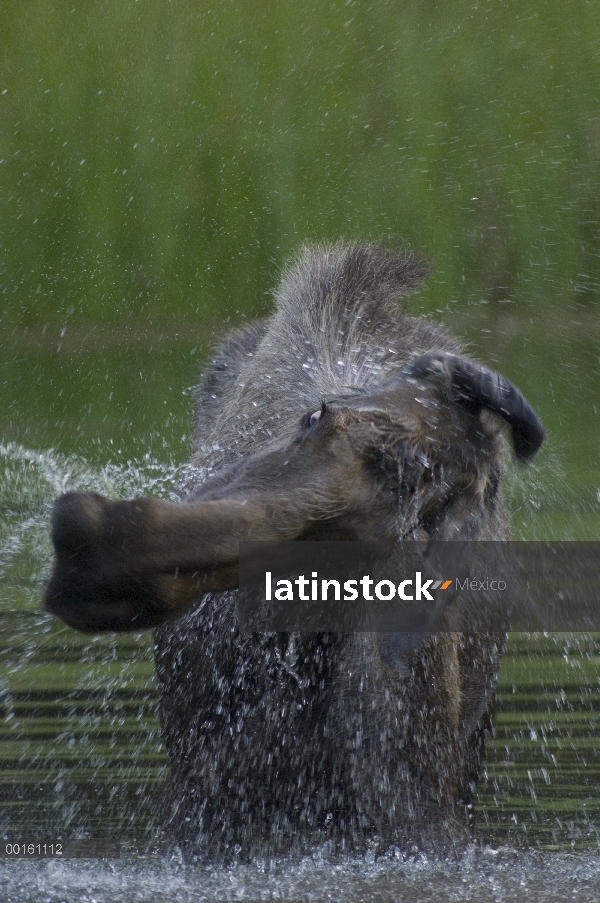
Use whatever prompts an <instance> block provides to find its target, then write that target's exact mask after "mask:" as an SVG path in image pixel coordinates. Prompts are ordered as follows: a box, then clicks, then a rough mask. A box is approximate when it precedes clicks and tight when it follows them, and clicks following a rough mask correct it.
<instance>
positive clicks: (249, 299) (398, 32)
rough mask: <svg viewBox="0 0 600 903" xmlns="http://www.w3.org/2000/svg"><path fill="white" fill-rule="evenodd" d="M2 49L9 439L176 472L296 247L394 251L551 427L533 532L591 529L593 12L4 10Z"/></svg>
mask: <svg viewBox="0 0 600 903" xmlns="http://www.w3.org/2000/svg"><path fill="white" fill-rule="evenodd" d="M0 46H1V49H2V59H3V61H4V62H3V66H2V69H1V70H0V160H1V163H0V341H1V342H2V346H3V349H4V353H3V355H2V362H1V364H0V378H1V384H2V386H3V395H4V404H3V405H2V410H1V411H0V435H1V436H3V438H4V440H5V441H7V440H13V441H20V442H23V443H24V444H25V445H29V446H32V447H34V448H38V449H39V448H48V447H49V446H54V447H57V448H59V449H61V450H63V451H66V452H70V453H71V452H73V451H78V452H80V453H81V454H83V455H84V456H89V455H93V454H94V453H95V451H97V452H98V458H99V459H102V458H103V457H104V458H106V454H107V450H109V451H111V452H112V453H113V454H114V456H116V457H118V456H119V453H121V455H122V457H123V458H128V457H129V458H132V457H133V458H135V457H139V456H140V454H141V453H143V452H144V451H147V450H152V451H154V452H156V453H159V452H160V453H162V454H163V455H164V454H165V449H166V450H167V451H168V453H172V454H174V455H175V457H176V458H178V459H179V460H183V459H184V458H185V455H186V452H187V435H188V434H189V420H190V407H191V406H190V403H189V397H187V396H184V395H183V392H182V390H183V389H185V388H188V387H189V386H190V385H192V384H193V382H194V381H195V379H196V377H197V372H198V369H199V366H200V362H201V360H202V358H203V357H204V356H205V355H206V354H207V353H208V349H209V348H210V346H211V344H212V343H213V342H214V341H215V339H217V338H218V337H219V336H220V335H222V334H223V333H224V332H225V331H226V329H227V328H228V327H229V325H231V324H234V323H237V322H239V321H240V320H241V319H243V318H252V317H254V316H256V315H260V314H264V313H265V312H266V311H268V310H269V308H270V305H271V295H270V292H271V290H272V288H273V286H274V284H275V283H276V281H277V274H278V271H279V269H280V267H281V266H282V264H283V263H284V262H285V260H286V259H287V258H288V257H289V255H290V254H293V253H294V251H295V250H296V249H297V248H298V247H299V246H300V245H302V244H303V243H305V242H311V241H336V240H338V239H339V238H340V237H344V238H347V239H353V238H360V239H364V238H368V239H380V240H382V241H384V242H387V243H390V244H402V245H405V246H408V247H411V248H414V249H416V250H417V251H418V253H420V254H421V255H422V256H424V257H425V258H426V259H428V260H431V261H432V262H433V264H434V275H433V276H432V278H431V280H430V282H429V283H428V286H427V288H426V289H425V290H424V291H423V292H421V293H420V295H419V296H418V298H417V299H416V300H415V301H414V302H413V305H412V307H413V309H414V310H416V311H424V312H427V313H430V314H431V315H432V316H435V317H438V318H441V319H443V320H444V321H446V323H447V325H448V326H449V328H450V329H451V330H452V331H454V332H456V333H458V334H459V335H461V336H464V337H465V338H466V340H467V341H468V342H469V343H470V344H471V347H472V350H473V353H475V354H477V355H479V356H480V357H481V359H483V360H484V361H486V362H487V363H489V364H492V365H493V366H497V367H498V368H499V369H501V370H502V371H503V372H505V373H506V374H507V375H508V376H509V377H511V378H512V379H513V380H514V381H516V382H517V383H518V384H519V385H520V386H521V387H522V389H523V390H524V392H525V393H526V395H527V396H528V398H529V399H530V400H531V401H532V403H533V404H534V405H535V406H536V408H537V409H538V410H539V411H540V413H541V415H542V417H543V419H544V421H545V422H546V424H547V427H548V432H549V441H548V443H547V449H546V451H545V453H544V455H543V456H542V458H541V459H540V465H539V467H540V468H541V469H542V471H541V475H540V477H539V481H540V483H543V484H544V487H545V490H547V491H546V492H545V495H544V499H543V500H541V499H536V498H534V497H533V496H534V495H535V493H534V492H533V490H531V491H530V492H529V494H530V495H531V496H532V498H531V499H529V500H528V502H531V503H532V504H533V515H531V513H530V512H529V511H528V510H525V508H524V509H523V511H524V513H523V518H522V521H523V530H522V532H523V535H529V534H533V532H535V530H534V527H533V526H532V524H533V521H532V517H533V518H534V519H535V516H538V515H536V512H538V513H539V507H540V505H541V506H542V507H544V505H545V506H546V507H548V500H549V499H552V502H553V507H554V513H552V514H550V513H548V518H549V520H548V521H547V523H546V526H547V527H548V528H549V529H551V531H552V533H553V535H555V536H557V537H558V536H561V537H564V538H575V537H576V536H578V537H579V536H585V537H587V538H597V537H598V531H597V525H598V523H599V522H600V504H599V503H598V499H597V497H596V496H597V493H598V492H599V486H600V478H599V477H598V471H599V457H600V452H599V448H600V425H599V424H600V414H599V413H598V404H597V402H598V398H597V396H598V386H599V385H600V363H599V353H600V352H599V349H600V341H599V339H600V326H599V318H598V310H599V305H598V291H599V286H600V191H599V187H598V186H599V185H600V5H599V4H597V3H589V2H585V0H574V2H572V3H568V4H566V3H564V2H562V0H535V2H533V0H524V2H523V0H518V2H517V0H505V2H503V0H479V2H475V0H470V2H464V0H448V2H444V3H441V2H433V0H403V2H397V0H374V2H371V3H367V2H361V0H334V2H325V3H322V2H316V0H307V2H301V3H298V2H296V0H277V2H272V0H269V2H264V0H220V2H218V3H216V4H210V3H208V2H207V0H196V2H181V0H139V2H137V0H136V2H122V0H118V2H117V0H98V2H96V3H93V4H92V3H88V2H83V3H75V5H74V4H73V2H69V3H66V2H63V0H58V2H54V3H49V2H47V0H32V2H28V3H26V4H23V3H17V2H16V0H7V2H5V3H3V4H2V8H1V10H0ZM163 446H164V448H163ZM530 483H531V480H530ZM539 494H540V493H538V495H539ZM536 506H537V507H536ZM573 506H575V507H576V508H577V510H578V517H575V518H571V519H570V521H569V509H570V508H572V507H573ZM515 507H516V508H519V507H522V506H521V500H518V504H517V505H516V506H515ZM565 518H566V520H565ZM517 520H518V518H517ZM567 521H569V522H568V523H567ZM517 527H518V529H520V528H519V524H517ZM542 532H544V530H543V529H542Z"/></svg>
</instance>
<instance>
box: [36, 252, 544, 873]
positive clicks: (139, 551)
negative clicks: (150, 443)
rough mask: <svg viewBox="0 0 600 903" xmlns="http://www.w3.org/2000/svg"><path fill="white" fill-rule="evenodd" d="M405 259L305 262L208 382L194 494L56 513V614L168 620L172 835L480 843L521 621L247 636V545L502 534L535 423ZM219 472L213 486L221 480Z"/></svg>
mask: <svg viewBox="0 0 600 903" xmlns="http://www.w3.org/2000/svg"><path fill="white" fill-rule="evenodd" d="M423 276H424V272H423V269H422V267H420V266H419V265H418V264H417V263H416V262H415V261H414V259H413V258H412V257H410V256H405V255H402V254H399V253H396V252H393V251H387V250H383V249H380V248H377V247H374V246H370V245H361V246H350V247H346V246H337V247H333V248H316V249H309V250H307V251H305V252H304V253H303V254H302V255H301V257H300V258H299V260H298V261H297V262H296V264H295V265H294V266H292V267H291V268H290V269H289V270H288V271H287V272H286V273H285V274H284V277H283V280H282V283H281V285H280V288H279V290H278V292H277V298H276V300H277V305H276V309H275V312H274V314H273V315H272V316H271V317H270V318H269V319H266V320H263V321H260V322H258V323H256V324H254V325H252V326H249V327H247V328H245V329H243V330H240V331H238V332H236V333H234V334H233V335H232V336H230V337H229V339H228V340H227V341H226V342H225V344H224V345H223V347H222V348H221V349H220V351H219V353H218V354H217V356H216V358H215V360H214V361H213V363H212V366H211V367H210V368H209V369H208V371H207V372H206V374H205V375H204V378H203V380H202V383H201V386H200V389H199V393H198V402H197V416H196V435H195V443H194V450H193V454H192V473H193V474H196V475H197V477H196V480H195V481H194V479H192V480H191V481H188V483H187V484H186V485H187V490H186V491H187V495H186V498H185V501H183V502H182V503H175V502H165V501H160V500H157V499H151V498H139V499H134V500H132V501H109V500H108V499H105V498H103V497H101V496H99V495H96V494H93V493H69V494H67V495H64V496H62V497H61V498H59V499H58V500H57V502H56V504H55V508H54V512H53V518H52V538H53V542H54V546H55V551H56V559H55V567H54V572H53V574H52V577H51V579H50V582H49V585H48V587H47V590H46V597H45V603H46V607H47V609H48V610H49V611H51V612H53V613H55V614H57V615H58V616H59V617H61V618H62V619H63V620H64V621H65V622H66V623H67V624H70V625H71V626H72V627H75V628H77V629H79V630H85V631H102V630H117V631H124V630H139V629H143V628H147V627H153V628H155V652H156V672H157V678H158V684H159V690H160V716H161V723H162V728H163V733H164V738H165V742H166V746H167V749H168V753H169V759H170V774H169V778H168V783H167V792H166V801H165V813H164V814H165V822H166V825H167V827H168V829H169V830H170V832H171V834H172V836H173V837H174V838H175V839H176V841H177V842H178V843H180V844H181V845H182V846H183V847H184V848H185V849H189V850H192V851H195V852H198V853H202V854H208V855H216V856H219V857H225V858H227V857H228V856H232V855H235V854H237V853H238V852H240V851H242V853H243V854H247V855H250V854H252V852H253V851H260V852H264V851H265V850H268V851H271V852H278V851H284V850H290V849H294V850H297V851H302V850H304V849H307V848H308V847H309V846H311V845H313V844H315V843H319V842H321V841H324V840H330V841H331V842H333V844H334V846H335V847H336V848H338V849H346V850H352V849H361V848H362V847H363V846H364V845H365V843H367V841H368V840H369V839H373V838H379V840H380V841H381V843H383V844H384V845H388V846H389V845H390V844H394V845H397V846H407V845H409V846H413V845H415V844H416V845H417V846H419V847H422V848H435V849H437V850H447V849H452V848H460V847H461V845H463V844H464V843H465V841H466V839H467V838H468V822H467V806H468V802H469V798H470V796H471V794H472V792H473V789H474V786H475V782H476V780H477V777H478V774H479V770H480V763H481V755H482V751H483V744H484V738H485V734H486V731H487V730H488V729H489V727H490V717H491V716H490V713H491V708H492V704H493V692H494V684H495V680H496V676H497V672H498V668H499V665H500V660H501V656H502V652H503V648H504V638H505V635H504V630H505V623H504V621H503V620H502V618H492V620H491V622H490V623H489V624H488V625H487V626H486V629H485V630H484V631H483V632H482V631H481V630H479V629H478V630H477V632H470V633H469V632H462V633H452V632H430V633H421V634H405V633H388V634H373V633H346V634H345V633H327V634H323V633H316V634H296V633H286V634H275V633H268V634H244V633H241V632H240V631H239V630H238V627H237V622H236V616H235V611H236V597H237V585H238V563H239V543H240V541H242V540H248V539H261V540H267V541H271V540H272V541H276V540H285V541H290V540H291V541H295V540H300V541H302V540H309V539H310V540H326V539H336V540H367V541H373V540H384V541H386V542H387V543H389V544H392V545H393V546H394V547H395V548H396V549H397V550H398V554H400V551H401V549H402V543H403V542H405V541H407V540H415V539H417V540H420V541H423V542H434V541H438V540H475V539H481V540H503V539H507V538H508V537H509V530H508V521H507V517H506V512H505V508H504V503H503V500H502V492H501V480H502V473H503V456H504V445H505V444H504V440H503V439H502V436H501V433H500V427H501V423H502V421H505V422H506V423H507V424H508V427H509V431H510V437H511V440H512V445H513V448H514V451H515V453H516V455H517V457H519V458H521V459H526V458H529V457H531V456H533V455H534V454H535V452H536V451H537V450H538V448H539V446H540V445H541V443H542V440H543V436H544V432H543V429H542V426H541V424H540V422H539V420H538V419H537V417H536V415H535V414H534V412H533V410H532V409H531V407H530V406H529V405H528V404H527V402H526V401H525V399H524V398H523V396H522V395H521V394H520V392H519V391H518V390H517V389H516V388H515V387H514V386H513V385H512V384H511V383H510V382H508V381H507V380H506V379H504V378H503V377H502V376H499V375H498V374H496V373H493V372H492V371H490V370H487V369H486V368H484V367H482V366H480V365H478V364H476V363H474V362H472V361H470V360H468V359H467V358H465V357H464V356H463V355H462V354H461V349H460V346H459V345H458V344H457V342H456V341H455V340H454V339H452V338H451V337H449V336H448V335H447V334H446V333H445V332H443V331H442V330H441V329H440V328H439V327H437V326H435V325H433V324H432V323H431V322H429V321H428V320H426V319H424V318H413V317H410V316H408V315H407V314H406V313H405V312H404V311H403V309H402V303H401V302H402V300H403V298H404V296H406V295H408V294H409V293H410V291H411V290H412V289H414V288H415V287H416V286H417V285H418V283H419V282H420V280H421V279H422V278H423ZM207 473H208V474H210V476H209V477H207V476H206V475H207Z"/></svg>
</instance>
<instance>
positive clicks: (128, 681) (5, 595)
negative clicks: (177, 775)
mask: <svg viewBox="0 0 600 903" xmlns="http://www.w3.org/2000/svg"><path fill="white" fill-rule="evenodd" d="M0 457H1V461H0V467H2V468H3V474H4V478H3V479H2V480H1V481H0V506H1V509H2V511H3V518H2V522H1V523H0V580H1V586H2V588H1V589H0V603H1V611H2V615H3V630H2V632H1V636H2V639H1V640H0V712H1V713H2V715H3V720H2V733H1V735H0V765H1V766H2V767H1V772H0V824H1V825H2V834H3V836H4V837H5V838H8V839H11V840H13V841H15V842H16V841H18V840H21V841H23V840H27V841H30V840H33V841H35V842H39V841H40V840H42V839H51V838H55V837H57V836H65V837H69V838H99V839H102V838H111V839H119V840H121V841H122V843H123V855H122V858H121V859H118V860H112V861H111V860H106V861H95V862H94V861H88V860H65V861H59V860H48V861H33V860H21V861H19V862H11V861H7V860H0V899H7V900H10V901H11V903H21V901H25V900H27V901H34V900H40V901H48V903H54V901H57V903H58V901H71V900H73V901H74V900H82V901H97V903H103V901H112V900H114V899H115V897H117V896H118V898H119V899H121V900H124V901H126V903H129V901H132V903H133V901H154V900H157V901H158V900H177V901H182V903H186V901H188V900H189V901H191V900H214V899H219V900H240V899H253V900H309V901H312V900H315V901H316V900H322V899H338V898H340V897H341V896H343V897H345V898H347V899H348V900H349V901H354V900H357V901H358V900H364V899H371V900H379V899H380V900H392V899H393V900H399V901H400V900H407V901H412V900H415V901H416V900H419V901H427V900H437V899H439V898H440V896H441V897H443V898H446V899H451V900H457V901H461V900H465V901H467V900H480V899H483V898H485V899H490V900H494V901H496V900H497V901H503V900H511V901H512V900H530V899H536V900H540V901H558V900H563V899H566V898H568V899H573V900H581V901H588V900H589V901H592V900H596V899H598V898H599V897H600V858H599V857H598V853H597V846H598V842H597V838H596V830H595V827H594V824H595V822H596V818H595V814H596V809H597V808H598V801H597V799H595V798H594V799H592V797H589V799H587V800H586V799H583V802H582V801H579V803H578V804H577V806H579V810H578V811H579V816H578V817H576V818H575V819H574V820H573V818H572V811H574V810H573V807H571V810H569V813H567V815H566V816H563V823H565V824H566V823H567V822H569V818H571V822H569V824H570V828H569V831H568V832H567V835H568V836H567V835H565V831H562V833H561V831H559V830H558V829H557V828H556V824H557V823H559V816H560V815H561V809H565V808H568V806H567V800H568V793H569V789H571V790H572V787H571V788H569V787H568V786H567V784H568V783H569V782H570V783H571V784H572V783H573V782H575V783H577V782H578V781H579V782H581V781H582V780H583V778H582V774H583V773H585V776H586V778H585V779H586V781H587V782H588V784H589V782H590V781H593V780H594V775H595V772H596V769H595V765H594V762H595V759H596V756H595V752H594V750H593V744H592V746H590V740H589V736H590V731H591V730H592V727H593V724H592V721H594V718H595V716H594V714H593V713H594V712H595V708H596V706H595V704H594V699H595V694H594V692H593V688H592V685H594V684H595V677H594V675H595V674H596V673H597V667H596V666H597V655H596V650H595V647H594V645H593V643H592V642H588V643H587V644H586V643H583V644H581V643H579V644H578V643H577V642H575V641H574V640H573V639H571V640H570V641H569V640H567V639H564V640H561V641H560V642H557V641H556V639H554V640H552V643H553V644H554V646H553V648H554V653H555V654H554V657H553V658H552V661H551V662H550V664H549V666H548V667H549V668H550V671H552V668H553V667H555V663H556V661H557V660H558V661H562V662H563V665H564V668H566V669H567V671H566V672H565V673H566V674H567V678H565V677H564V675H563V677H562V678H561V680H562V681H563V683H564V686H565V690H563V689H561V688H559V687H558V682H560V681H559V679H558V678H555V679H554V683H553V678H552V674H551V673H550V671H548V672H547V673H546V671H544V673H543V674H542V672H541V671H540V667H541V665H540V663H541V662H543V661H548V658H547V655H548V649H545V651H544V650H542V649H541V647H540V648H539V649H537V647H536V648H534V646H532V645H531V644H529V646H528V647H527V648H525V647H523V649H522V650H521V653H520V655H517V656H513V659H514V662H516V663H517V664H516V665H514V663H513V665H512V666H511V667H512V677H511V678H510V681H509V684H508V685H505V687H504V689H502V688H501V692H500V710H501V717H500V718H499V720H498V722H497V729H496V737H495V738H494V740H493V741H492V743H491V745H490V753H489V756H488V760H489V761H488V766H487V769H486V772H485V774H484V778H483V780H482V782H481V788H480V790H481V793H480V800H479V804H478V808H479V810H480V811H479V814H478V818H477V821H478V823H479V825H480V831H479V833H480V837H482V839H483V840H484V841H485V840H486V838H487V840H488V841H489V840H496V839H497V838H498V837H505V838H507V839H508V840H509V842H510V843H515V844H516V847H510V846H506V845H501V846H500V847H499V848H498V849H493V848H492V847H490V846H483V847H481V848H478V847H473V848H471V850H470V851H468V852H467V853H466V854H465V855H464V856H463V857H462V858H461V859H459V860H457V861H446V862H444V861H435V860H431V859H428V858H427V857H423V856H417V857H412V858H411V857H408V858H407V857H404V856H402V855H400V854H394V853H393V852H392V853H388V854H387V855H385V856H383V857H381V858H376V857H375V855H374V853H371V854H368V855H366V856H364V857H354V858H343V857H342V858H336V859H335V860H332V859H330V858H328V856H327V854H326V852H323V851H320V852H316V853H315V854H314V855H313V856H312V857H309V858H305V859H302V860H301V861H299V862H298V861H292V860H290V861H285V860H274V861H272V862H268V863H265V862H255V863H253V864H252V865H237V866H232V867H230V868H222V867H214V868H209V867H205V868H204V867H203V868H200V867H198V866H194V865H189V864H188V865H187V866H184V865H183V864H182V863H181V862H180V861H179V860H178V858H177V857H171V858H168V857H167V856H161V855H159V854H157V853H148V852H146V853H140V852H139V851H140V850H152V849H156V846H157V842H158V840H159V839H160V801H161V786H162V782H163V780H164V776H165V773H166V757H165V753H164V749H163V746H162V742H161V736H160V728H159V725H158V721H157V717H156V694H155V689H154V684H153V660H152V647H151V638H150V636H149V634H142V635H138V636H136V635H123V636H120V637H112V636H102V637H89V636H82V635H79V634H76V633H74V632H73V631H71V630H69V629H66V628H62V627H61V626H60V625H59V624H58V623H57V622H56V621H55V620H54V619H52V618H51V617H49V616H48V615H46V614H45V613H44V612H42V611H41V607H40V598H41V590H42V586H43V583H44V581H45V579H46V578H47V575H48V573H49V569H50V566H51V559H52V549H51V544H50V539H49V530H48V527H49V514H50V509H51V505H52V502H53V500H54V498H55V497H56V495H58V494H60V493H61V492H64V491H68V490H71V489H77V490H94V491H98V492H102V493H103V494H105V495H109V496H112V497H131V496H135V495H139V494H142V493H143V494H153V495H158V496H161V497H163V498H174V497H177V495H178V487H180V486H181V485H185V483H186V482H188V481H189V480H190V479H191V475H190V474H189V473H188V472H187V470H186V469H185V468H179V467H177V466H175V465H173V464H167V465H165V464H164V463H163V462H160V461H157V460H155V459H153V458H151V457H150V456H146V458H144V459H143V460H142V462H141V463H140V464H139V465H137V464H132V463H128V464H126V465H116V464H108V465H106V466H105V467H102V468H101V469H94V468H92V467H90V465H89V464H88V463H87V462H86V461H85V460H83V459H81V458H77V457H74V456H71V457H67V456H61V455H58V454H56V453H54V452H52V451H48V452H37V451H33V450H31V449H27V448H25V447H23V446H21V445H17V444H8V445H0ZM543 483H544V480H543V475H542V478H540V479H539V481H536V477H535V472H532V476H531V478H530V480H529V484H528V485H527V486H526V488H525V489H524V490H523V491H522V497H523V498H526V497H527V498H531V499H533V500H534V501H535V500H536V499H537V498H542V497H543ZM512 492H513V495H515V493H516V490H514V489H513V490H512ZM512 501H513V503H514V501H515V499H512ZM517 501H519V499H517ZM517 507H518V506H517ZM546 645H548V643H546ZM532 650H533V651H532ZM528 657H529V659H528ZM519 668H521V671H522V672H525V671H528V673H529V678H531V683H532V684H533V683H535V682H536V681H537V685H538V689H537V692H538V697H536V698H535V699H533V701H531V700H530V701H529V702H527V700H526V698H525V697H526V695H527V694H526V693H525V695H524V694H523V692H522V689H523V687H522V686H521V685H523V686H524V684H525V683H526V678H525V677H524V676H523V673H521V672H519ZM567 672H568V673H567ZM515 674H516V676H515ZM532 675H534V676H533V677H532ZM529 678H527V679H529ZM519 681H520V683H519ZM557 681H558V682H557ZM568 684H569V685H568ZM570 684H572V685H573V686H570ZM542 686H543V687H544V692H545V694H546V695H545V697H544V699H543V700H542V701H541V702H540V699H541V697H540V696H539V694H540V692H541V689H540V688H541V687H542ZM591 688H592V689H591ZM525 689H526V688H525ZM503 694H504V695H503ZM531 705H533V706H534V708H535V707H537V709H539V710H540V711H541V714H540V713H539V712H538V711H534V710H533V709H532V708H531ZM594 724H595V721H594ZM578 734H579V735H580V736H581V738H582V739H581V740H578V739H577V736H578ZM586 750H587V753H586ZM567 753H568V757H567V758H566V759H565V755H567ZM561 755H562V756H563V759H562V762H563V765H562V767H563V768H564V769H565V774H564V776H563V778H564V780H563V782H562V784H561V779H560V774H559V772H560V768H561ZM536 756H537V758H536ZM586 756H587V758H586ZM509 759H510V760H511V761H509ZM532 762H534V765H533V766H532V764H531V763H532ZM521 772H523V774H521ZM552 791H553V792H554V793H555V794H557V793H558V795H559V796H558V798H555V799H554V800H553V801H552V803H551V804H550V809H551V811H549V810H548V809H547V808H544V806H545V805H546V803H545V801H544V796H543V794H544V792H546V793H548V794H549V793H550V792H552ZM524 796H526V801H525V802H524V803H523V805H522V806H521V808H518V805H519V802H518V801H519V800H522V798H523V797H524ZM546 802H547V800H546ZM586 802H588V803H589V804H590V805H589V806H588V808H587V810H586ZM577 806H576V807H575V809H577ZM528 807H529V810H528ZM586 811H587V813H588V815H586ZM528 812H529V814H528ZM515 813H518V818H517V815H516V814H515ZM582 813H583V815H582ZM577 818H578V819H579V820H577ZM586 818H587V822H586ZM527 819H529V821H527ZM544 819H545V822H544V824H545V826H546V827H545V829H544V830H545V833H543V832H542V831H541V823H542V821H544ZM502 820H503V822H502ZM519 820H520V821H519ZM536 820H537V828H536V824H535V823H536ZM500 822H502V823H503V824H506V825H509V828H508V829H507V830H504V829H502V830H495V829H494V830H492V829H493V828H494V824H495V827H496V828H498V825H499V824H500ZM517 822H519V824H517ZM550 822H552V824H553V825H554V827H553V828H551V829H550V828H548V824H549V823H550ZM490 825H491V827H490ZM527 825H529V829H528V828H527ZM486 826H487V827H488V828H489V830H488V831H487V834H486V830H485V828H486ZM500 827H501V828H502V825H500ZM519 831H520V832H521V833H519ZM536 831H538V834H537V835H536V833H535V832H536ZM553 832H554V833H553ZM555 835H556V848H555V849H551V848H550V846H551V843H552V838H553V837H555ZM536 837H539V838H541V841H542V843H541V844H538V846H541V847H543V845H544V844H546V845H547V848H546V849H543V848H540V849H537V850H533V849H531V845H532V844H535V842H536ZM569 838H570V842H571V845H572V847H573V849H572V851H571V852H567V851H565V850H566V849H567V848H568V845H569ZM578 838H579V842H578ZM523 844H524V845H523ZM578 845H579V846H580V849H578V850H576V849H575V847H576V846H578Z"/></svg>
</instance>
